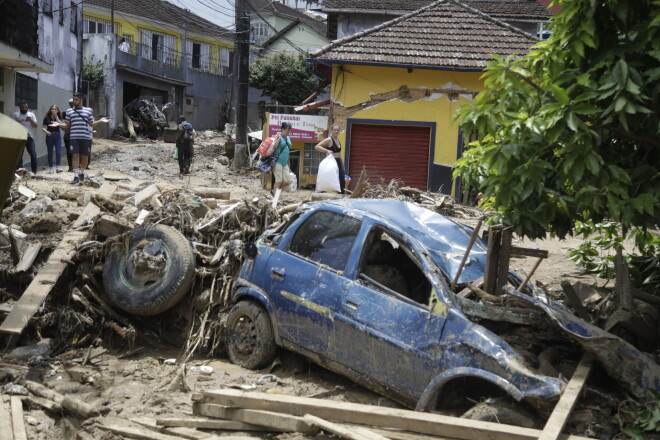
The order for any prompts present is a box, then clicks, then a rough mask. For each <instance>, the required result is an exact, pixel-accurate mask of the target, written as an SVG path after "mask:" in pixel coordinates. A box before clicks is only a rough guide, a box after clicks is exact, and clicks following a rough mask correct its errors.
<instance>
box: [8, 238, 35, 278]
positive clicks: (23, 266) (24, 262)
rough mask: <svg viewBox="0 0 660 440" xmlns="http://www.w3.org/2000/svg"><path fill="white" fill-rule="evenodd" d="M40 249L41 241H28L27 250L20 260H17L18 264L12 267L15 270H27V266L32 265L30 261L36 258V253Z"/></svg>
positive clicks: (32, 261)
mask: <svg viewBox="0 0 660 440" xmlns="http://www.w3.org/2000/svg"><path fill="white" fill-rule="evenodd" d="M40 250H41V242H40V241H37V242H35V243H30V245H29V246H28V248H27V250H26V251H25V253H24V254H23V257H21V261H19V263H18V265H17V266H16V268H15V269H14V271H15V272H24V271H26V270H28V269H29V268H31V267H32V263H34V260H35V259H36V258H37V255H39V251H40Z"/></svg>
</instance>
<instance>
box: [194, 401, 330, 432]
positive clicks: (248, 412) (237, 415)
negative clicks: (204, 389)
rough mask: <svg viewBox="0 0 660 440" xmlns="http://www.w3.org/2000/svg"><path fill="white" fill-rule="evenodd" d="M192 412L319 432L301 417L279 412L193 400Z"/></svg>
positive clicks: (283, 430) (278, 429) (283, 428)
mask: <svg viewBox="0 0 660 440" xmlns="http://www.w3.org/2000/svg"><path fill="white" fill-rule="evenodd" d="M193 414H194V415H196V416H206V417H215V418H218V419H228V420H235V421H237V422H244V423H253V424H255V425H261V426H265V427H267V428H271V429H273V430H277V431H281V432H300V433H303V434H316V433H318V432H319V429H318V428H316V427H314V426H312V425H310V424H309V422H307V421H305V420H303V418H302V417H296V416H292V415H290V414H284V413H279V412H272V411H260V410H254V409H243V408H229V407H226V406H222V405H216V404H213V403H202V402H193Z"/></svg>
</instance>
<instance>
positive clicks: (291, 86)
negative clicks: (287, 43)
mask: <svg viewBox="0 0 660 440" xmlns="http://www.w3.org/2000/svg"><path fill="white" fill-rule="evenodd" d="M250 86H252V87H255V88H257V89H261V90H262V91H263V93H264V94H265V95H266V96H269V97H271V98H273V99H275V100H276V101H278V102H280V103H282V104H286V105H296V104H300V103H301V102H302V101H304V100H305V98H307V97H308V96H309V95H311V94H312V93H314V91H315V90H316V81H315V79H314V77H313V76H312V74H311V73H309V71H308V70H307V63H306V61H305V57H304V55H302V54H299V55H288V54H286V53H284V52H277V53H274V54H272V55H269V56H266V57H264V58H260V59H258V60H257V61H256V62H254V63H253V64H252V65H251V66H250Z"/></svg>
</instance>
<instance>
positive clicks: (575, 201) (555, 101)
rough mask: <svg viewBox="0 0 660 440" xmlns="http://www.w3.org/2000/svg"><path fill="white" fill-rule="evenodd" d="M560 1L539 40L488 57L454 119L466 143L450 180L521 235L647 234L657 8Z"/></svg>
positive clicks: (632, 2)
mask: <svg viewBox="0 0 660 440" xmlns="http://www.w3.org/2000/svg"><path fill="white" fill-rule="evenodd" d="M560 4H561V11H560V12H559V13H558V14H557V15H555V16H554V17H553V20H552V31H553V33H552V36H551V37H550V38H549V39H548V41H546V42H541V43H538V44H536V45H535V46H534V47H533V48H532V50H531V51H530V53H528V54H527V55H526V56H524V57H522V58H514V57H510V58H507V59H504V58H502V57H498V56H494V61H492V62H491V63H489V65H488V67H487V69H486V71H485V73H484V75H483V78H484V82H485V90H483V91H482V92H481V93H479V94H478V95H477V97H476V98H475V100H474V102H473V103H472V104H470V105H467V106H463V107H462V108H461V109H460V110H459V112H458V113H457V115H456V117H455V120H459V121H460V123H461V128H462V129H463V131H464V134H465V136H467V135H469V134H470V133H476V134H477V140H476V141H475V142H473V143H471V144H470V145H471V147H472V148H470V149H469V150H468V151H466V152H465V153H464V155H463V157H462V158H461V159H460V160H459V161H458V163H457V167H456V169H455V171H454V176H455V177H458V176H460V177H461V178H462V179H463V182H464V183H466V184H467V185H470V186H473V187H475V188H476V189H477V190H478V191H480V192H482V193H483V194H484V196H485V198H484V200H485V201H484V206H485V207H486V208H489V209H492V212H493V215H494V218H493V220H494V221H495V222H498V223H504V224H508V225H512V226H514V228H515V230H516V232H517V233H519V234H521V235H524V236H527V237H530V238H536V237H543V236H545V235H546V232H551V233H553V234H555V235H557V236H559V237H564V236H566V235H567V234H571V233H572V231H573V227H574V224H575V222H576V221H593V222H596V223H598V222H601V221H602V220H603V219H606V218H609V219H613V220H615V221H617V222H620V223H621V224H622V226H623V229H624V232H625V231H626V230H628V229H629V228H630V227H634V226H637V227H642V228H651V227H657V225H658V224H659V223H660V203H659V202H658V201H659V199H660V136H658V135H659V134H660V120H659V116H658V110H659V109H660V14H659V12H660V1H659V0H654V1H649V0H600V1H594V0H565V1H562V2H560ZM466 139H467V137H466Z"/></svg>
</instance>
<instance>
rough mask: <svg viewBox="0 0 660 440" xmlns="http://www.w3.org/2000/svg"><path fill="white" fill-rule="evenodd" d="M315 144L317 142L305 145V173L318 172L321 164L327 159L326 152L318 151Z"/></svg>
mask: <svg viewBox="0 0 660 440" xmlns="http://www.w3.org/2000/svg"><path fill="white" fill-rule="evenodd" d="M315 146H316V144H315V143H308V142H306V143H305V144H304V145H303V154H304V155H305V157H304V159H303V174H318V172H319V164H320V163H321V161H322V160H323V159H325V154H324V153H322V152H320V151H316V150H315V149H314V147H315Z"/></svg>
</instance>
